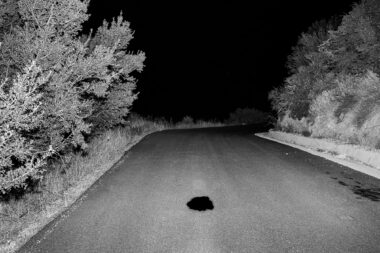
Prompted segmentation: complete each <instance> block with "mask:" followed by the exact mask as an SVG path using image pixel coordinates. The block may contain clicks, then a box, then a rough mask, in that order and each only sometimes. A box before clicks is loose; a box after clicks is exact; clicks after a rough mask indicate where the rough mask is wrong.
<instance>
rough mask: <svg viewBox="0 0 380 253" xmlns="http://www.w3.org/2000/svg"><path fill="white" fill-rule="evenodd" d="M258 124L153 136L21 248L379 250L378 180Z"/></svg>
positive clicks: (51, 251)
mask: <svg viewBox="0 0 380 253" xmlns="http://www.w3.org/2000/svg"><path fill="white" fill-rule="evenodd" d="M253 132H254V131H253V130H252V129H250V127H247V126H246V127H227V128H211V129H198V130H197V129H194V130H171V131H163V132H158V133H154V134H151V135H149V136H147V137H146V138H144V139H143V140H142V141H141V142H140V143H139V144H137V145H136V146H135V147H133V148H132V149H131V150H130V152H128V153H127V154H126V155H125V157H124V158H123V159H122V160H121V161H120V163H119V164H117V165H116V166H115V167H114V168H113V169H111V170H110V171H109V172H107V173H106V174H105V175H104V176H103V177H102V178H101V179H100V180H99V181H98V182H97V183H96V184H95V185H94V186H93V187H92V188H90V189H89V190H88V191H87V192H86V194H85V195H84V196H83V197H82V199H81V200H80V201H78V202H77V203H76V204H75V205H74V206H73V207H72V208H71V209H70V210H69V211H67V212H66V213H64V214H63V215H62V216H60V217H59V218H57V219H56V220H55V221H53V222H52V223H50V224H49V225H48V226H47V227H46V228H45V229H44V230H43V231H41V232H40V233H39V234H37V235H36V236H35V237H33V238H32V239H31V240H30V241H29V242H28V243H27V244H26V245H24V247H23V248H22V249H21V250H20V251H19V252H48V253H54V252H75V253H80V252H102V253H105V252H136V253H140V252H165V253H166V252H175V253H177V252H194V253H203V252H208V253H213V252H345V253H347V252H366V253H368V252H380V202H379V200H380V180H377V179H374V178H371V177H369V176H366V175H364V174H361V173H359V172H355V171H353V170H351V169H349V168H346V167H343V166H341V165H338V164H335V163H333V162H330V161H328V160H325V159H323V158H320V157H316V156H313V155H310V154H308V153H305V152H303V151H300V150H297V149H294V148H291V147H288V146H285V145H281V144H278V143H275V142H271V141H269V140H265V139H260V138H259V137H256V136H254V135H253ZM197 196H208V197H209V199H210V200H211V201H212V203H213V206H214V209H213V210H207V211H203V212H199V211H195V210H191V209H189V208H188V207H187V205H186V203H187V202H188V201H190V200H191V199H192V198H193V197H197Z"/></svg>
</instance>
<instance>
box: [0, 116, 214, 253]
mask: <svg viewBox="0 0 380 253" xmlns="http://www.w3.org/2000/svg"><path fill="white" fill-rule="evenodd" d="M129 125H130V126H129V127H127V128H119V129H114V130H112V131H111V130H110V131H108V132H105V133H104V134H102V135H100V136H98V137H96V138H94V139H93V140H92V141H91V142H90V144H89V149H88V151H87V153H86V155H85V156H83V154H67V155H65V156H63V157H61V159H60V161H59V162H56V163H54V164H52V165H51V166H50V169H49V170H48V171H49V172H48V173H46V175H45V176H44V178H43V180H42V181H41V182H40V183H39V184H38V186H37V188H36V190H35V191H34V192H33V193H28V194H25V195H23V196H22V198H20V199H11V200H10V201H8V202H0V252H14V251H15V250H16V249H17V248H18V247H20V246H21V245H22V244H24V243H25V242H26V241H27V240H28V239H29V238H30V237H31V236H33V235H34V234H35V233H37V232H38V231H39V230H40V229H41V228H42V227H43V226H45V225H46V224H47V223H49V222H50V221H51V220H53V219H54V218H55V217H56V216H57V215H58V214H60V213H61V212H63V211H64V210H65V209H67V208H68V207H69V206H70V205H71V204H72V203H74V202H75V201H76V200H77V199H78V198H79V197H80V196H81V195H82V194H83V192H84V191H85V190H87V189H88V188H89V187H90V186H91V185H92V184H93V183H94V182H95V181H96V180H97V179H98V178H99V177H101V176H102V175H103V174H104V173H105V172H106V171H107V170H109V169H110V168H111V167H112V166H113V165H114V164H115V163H116V162H117V161H118V160H120V158H121V157H122V156H123V155H124V153H125V152H126V151H127V150H129V149H130V148H131V147H132V146H133V145H134V144H136V143H137V142H138V141H140V140H141V139H142V138H143V137H144V136H146V135H147V134H150V133H152V132H155V131H161V130H164V129H172V128H194V127H212V126H222V124H221V123H217V122H206V121H197V122H195V123H194V122H193V123H192V124H189V123H188V124H187V125H186V124H184V122H182V123H181V124H177V125H174V124H173V123H171V122H167V121H165V120H164V119H155V120H147V119H144V118H142V117H140V116H138V115H132V116H131V117H130V124H129Z"/></svg>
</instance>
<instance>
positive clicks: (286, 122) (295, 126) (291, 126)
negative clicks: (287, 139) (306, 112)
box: [277, 112, 310, 136]
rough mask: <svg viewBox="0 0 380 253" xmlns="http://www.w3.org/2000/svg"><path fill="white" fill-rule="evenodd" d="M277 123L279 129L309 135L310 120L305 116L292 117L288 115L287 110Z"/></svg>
mask: <svg viewBox="0 0 380 253" xmlns="http://www.w3.org/2000/svg"><path fill="white" fill-rule="evenodd" d="M277 124H278V127H279V128H280V130H281V131H284V132H289V133H298V134H302V135H304V136H310V122H309V120H308V119H307V118H302V119H300V120H298V119H293V118H291V117H290V116H289V112H287V113H286V114H285V115H284V116H283V117H282V118H281V119H279V120H278V123H277Z"/></svg>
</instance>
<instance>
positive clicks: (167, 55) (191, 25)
mask: <svg viewBox="0 0 380 253" xmlns="http://www.w3.org/2000/svg"><path fill="white" fill-rule="evenodd" d="M354 2H355V1H353V0H303V1H300V0H299V1H298V0H297V1H296V0H294V1H265V2H264V1H261V2H260V1H240V2H238V1H225V2H221V1H205V0H204V1H149V2H148V1H131V0H107V1H104V0H92V1H91V2H90V8H89V13H90V14H91V17H90V20H89V21H88V22H87V23H86V24H85V31H88V30H89V28H91V27H92V28H96V27H98V26H100V25H101V23H102V21H103V20H104V19H107V20H111V18H112V17H116V16H118V15H119V13H120V11H121V10H122V11H123V15H124V18H125V20H127V21H129V22H130V23H131V28H132V29H133V30H134V39H133V40H132V42H131V45H130V50H131V51H133V52H137V51H138V50H141V51H144V52H145V53H146V56H147V59H146V61H145V68H144V71H143V72H142V73H141V74H136V75H135V76H136V77H137V78H138V80H139V81H138V84H137V86H138V89H137V91H138V92H139V98H138V100H136V101H135V103H134V105H133V108H132V110H133V111H135V112H138V113H140V114H142V115H151V116H165V117H167V118H173V119H178V118H181V117H183V116H185V115H190V116H193V117H195V118H203V119H212V118H218V119H221V118H224V117H226V116H227V115H228V113H229V112H231V111H233V110H235V109H236V108H238V107H255V108H258V109H261V110H265V111H269V110H270V104H269V102H268V99H267V97H268V92H269V91H270V90H271V89H272V88H273V87H275V86H279V85H281V83H282V82H283V80H284V78H285V77H286V75H287V72H286V69H285V62H286V57H287V55H289V54H290V52H291V47H292V46H294V45H295V44H296V42H297V39H298V37H299V35H300V34H301V32H304V31H306V30H307V28H308V27H309V26H310V25H311V24H312V23H313V22H314V21H316V20H320V19H323V18H329V17H331V16H333V15H343V14H346V13H347V12H349V11H350V10H351V6H352V4H353V3H354Z"/></svg>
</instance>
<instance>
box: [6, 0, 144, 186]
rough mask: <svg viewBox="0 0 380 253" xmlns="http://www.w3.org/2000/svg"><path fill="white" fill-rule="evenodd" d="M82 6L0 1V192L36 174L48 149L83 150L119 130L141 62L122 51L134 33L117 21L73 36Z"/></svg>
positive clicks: (79, 0) (47, 0) (74, 1)
mask: <svg viewBox="0 0 380 253" xmlns="http://www.w3.org/2000/svg"><path fill="white" fill-rule="evenodd" d="M88 5H89V1H88V0H85V1H83V0H65V1H56V0H0V15H1V19H0V26H1V27H0V42H1V46H0V55H1V56H2V57H0V81H1V82H2V87H1V92H2V93H1V94H2V95H1V96H2V97H1V108H0V110H1V112H0V115H1V119H0V128H1V131H2V132H1V136H2V139H1V143H2V145H3V146H4V147H5V146H7V147H6V148H5V149H4V150H2V151H1V152H2V153H1V157H0V158H1V161H2V162H1V167H0V177H1V179H0V180H1V181H0V183H1V186H0V189H9V188H11V187H12V184H13V186H14V187H17V186H19V185H20V184H22V181H23V180H25V179H26V178H28V177H34V176H35V175H37V174H38V173H37V171H38V170H39V169H38V168H41V167H42V166H43V163H44V160H45V159H44V158H45V157H46V156H48V154H49V152H50V151H49V150H54V152H55V153H56V154H57V155H63V154H65V153H66V152H68V151H70V150H71V149H72V148H74V147H75V148H79V149H85V148H86V147H87V141H86V140H87V137H88V136H91V134H93V133H94V132H95V131H97V132H103V131H105V130H107V129H110V128H112V127H114V126H117V125H123V124H125V123H126V121H125V119H126V116H127V115H128V113H129V109H130V106H131V105H132V103H133V101H135V99H136V98H137V94H135V93H134V90H135V88H136V82H137V80H136V78H135V77H134V76H132V73H133V72H140V71H142V69H143V67H144V65H143V62H144V60H145V55H144V53H142V52H138V53H136V54H133V53H130V52H128V51H127V47H128V45H129V42H130V40H131V39H132V38H133V31H132V30H131V29H130V28H129V23H128V22H126V21H124V20H123V17H122V15H120V16H119V17H118V18H117V19H115V20H113V21H112V22H111V23H108V22H106V21H105V22H104V23H103V25H102V26H101V27H100V28H99V29H98V30H97V32H96V33H95V34H92V33H91V34H88V35H83V34H80V32H81V31H82V24H83V23H84V22H85V21H86V20H87V19H88V16H89V15H88V14H87V8H88ZM3 146H2V147H3ZM16 150H18V151H17V152H16ZM3 152H4V153H3ZM12 152H13V153H14V155H13V156H12V155H11V153H12ZM5 178H7V179H5ZM12 178H14V179H12ZM16 181H17V183H16Z"/></svg>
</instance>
